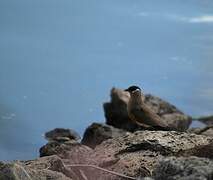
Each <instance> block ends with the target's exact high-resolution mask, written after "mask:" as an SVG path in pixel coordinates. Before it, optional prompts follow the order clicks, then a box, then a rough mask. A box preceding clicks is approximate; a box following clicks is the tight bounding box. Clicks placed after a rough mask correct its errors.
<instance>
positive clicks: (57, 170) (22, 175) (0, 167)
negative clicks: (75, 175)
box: [0, 156, 72, 180]
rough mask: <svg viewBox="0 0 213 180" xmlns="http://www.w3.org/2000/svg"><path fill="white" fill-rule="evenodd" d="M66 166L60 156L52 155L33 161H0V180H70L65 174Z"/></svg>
mask: <svg viewBox="0 0 213 180" xmlns="http://www.w3.org/2000/svg"><path fill="white" fill-rule="evenodd" d="M65 169H66V167H64V166H63V163H62V161H61V159H60V158H58V157H56V156H53V157H48V158H40V159H37V160H33V161H26V162H21V161H14V162H9V163H3V162H0V179H1V180H44V179H54V180H61V179H63V180H72V179H71V178H69V177H67V176H66V175H65V174H66V172H68V171H66V170H65Z"/></svg>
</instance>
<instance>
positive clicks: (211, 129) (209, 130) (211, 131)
mask: <svg viewBox="0 0 213 180" xmlns="http://www.w3.org/2000/svg"><path fill="white" fill-rule="evenodd" d="M188 132H189V133H194V134H201V135H205V136H212V137H213V125H209V126H206V127H204V128H190V129H188Z"/></svg>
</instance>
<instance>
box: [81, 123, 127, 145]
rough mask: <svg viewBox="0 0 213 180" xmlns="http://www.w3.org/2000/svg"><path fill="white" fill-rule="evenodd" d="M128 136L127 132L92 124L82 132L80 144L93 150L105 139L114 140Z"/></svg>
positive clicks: (104, 125) (108, 126)
mask: <svg viewBox="0 0 213 180" xmlns="http://www.w3.org/2000/svg"><path fill="white" fill-rule="evenodd" d="M126 134H128V132H127V131H125V130H122V129H117V128H114V127H113V126H110V125H106V124H100V123H92V124H91V125H90V126H89V127H88V128H87V129H86V131H85V132H84V135H83V139H82V141H81V143H82V144H84V145H86V146H89V147H91V148H94V147H95V146H97V145H98V144H100V143H102V142H103V141H105V140H107V139H112V138H116V137H119V136H123V135H126Z"/></svg>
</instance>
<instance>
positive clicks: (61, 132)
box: [45, 128, 81, 141]
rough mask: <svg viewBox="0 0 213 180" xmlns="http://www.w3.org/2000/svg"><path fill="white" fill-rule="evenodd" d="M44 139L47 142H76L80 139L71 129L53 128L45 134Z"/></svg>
mask: <svg viewBox="0 0 213 180" xmlns="http://www.w3.org/2000/svg"><path fill="white" fill-rule="evenodd" d="M45 138H46V139H47V140H48V141H58V140H59V141H60V140H62V139H63V140H65V139H67V140H69V139H70V140H76V141H78V140H79V139H81V137H80V136H79V135H78V133H77V132H75V131H74V130H72V129H64V128H55V129H53V130H51V131H48V132H46V133H45Z"/></svg>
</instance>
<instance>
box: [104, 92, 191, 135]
mask: <svg viewBox="0 0 213 180" xmlns="http://www.w3.org/2000/svg"><path fill="white" fill-rule="evenodd" d="M129 98H130V96H129V93H128V92H125V91H123V90H121V89H116V88H113V89H112V90H111V101H110V102H107V103H104V105H103V107H104V112H105V117H106V124H109V125H112V126H114V127H116V128H121V129H125V130H128V131H135V130H139V129H141V128H140V127H139V126H138V125H136V124H135V123H133V122H132V121H131V120H130V119H129V117H128V113H127V103H128V101H129ZM145 103H146V104H147V106H149V107H150V108H151V109H152V110H153V111H154V112H155V113H157V114H158V115H159V116H161V117H162V119H164V120H165V121H166V122H167V123H168V124H169V125H170V126H171V127H173V128H175V129H177V130H179V131H185V130H186V129H188V127H189V125H190V124H191V117H190V116H188V115H186V114H184V113H183V112H181V111H180V110H179V109H177V108H176V107H175V106H174V105H171V104H170V103H168V102H166V101H164V100H162V99H160V98H158V97H156V96H153V95H150V94H148V95H146V96H145Z"/></svg>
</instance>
